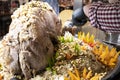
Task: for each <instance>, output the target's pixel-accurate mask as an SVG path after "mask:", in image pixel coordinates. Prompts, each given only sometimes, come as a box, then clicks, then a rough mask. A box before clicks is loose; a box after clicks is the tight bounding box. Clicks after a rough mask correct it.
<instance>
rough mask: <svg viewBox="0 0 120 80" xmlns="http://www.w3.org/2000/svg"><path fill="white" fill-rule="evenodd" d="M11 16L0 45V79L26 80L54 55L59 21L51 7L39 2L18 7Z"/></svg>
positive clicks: (59, 25) (59, 32) (59, 27)
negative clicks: (18, 78) (16, 79)
mask: <svg viewBox="0 0 120 80" xmlns="http://www.w3.org/2000/svg"><path fill="white" fill-rule="evenodd" d="M11 17H12V22H11V24H10V28H9V33H7V34H6V35H5V36H4V38H3V39H2V40H1V42H0V63H1V65H2V67H3V75H4V80H10V78H13V77H14V76H16V75H20V76H22V75H23V76H24V77H25V78H26V79H27V80H28V79H30V78H31V77H33V75H35V74H36V73H37V72H38V71H39V70H42V69H44V68H45V67H46V66H47V64H48V60H49V58H51V57H52V56H53V55H54V51H55V46H56V44H57V36H58V35H60V34H61V21H60V19H59V18H58V16H57V14H56V13H55V12H54V10H53V9H52V8H51V6H49V5H48V4H47V3H45V2H40V1H31V2H29V3H27V4H25V5H22V6H20V8H18V9H17V10H16V11H15V12H14V13H13V15H12V16H11Z"/></svg>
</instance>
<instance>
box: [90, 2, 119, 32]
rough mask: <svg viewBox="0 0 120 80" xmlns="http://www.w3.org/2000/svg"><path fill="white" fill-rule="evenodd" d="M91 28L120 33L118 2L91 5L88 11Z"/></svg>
mask: <svg viewBox="0 0 120 80" xmlns="http://www.w3.org/2000/svg"><path fill="white" fill-rule="evenodd" d="M89 19H90V22H91V24H92V26H94V27H96V28H99V29H101V30H103V31H105V32H108V33H109V32H112V33H120V2H117V3H111V4H104V3H93V4H92V6H91V8H90V9H89Z"/></svg>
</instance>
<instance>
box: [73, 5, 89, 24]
mask: <svg viewBox="0 0 120 80" xmlns="http://www.w3.org/2000/svg"><path fill="white" fill-rule="evenodd" d="M72 22H73V25H75V26H82V25H84V24H85V23H86V22H87V17H86V15H85V13H84V11H83V7H81V8H78V9H76V10H75V11H74V12H73V15H72Z"/></svg>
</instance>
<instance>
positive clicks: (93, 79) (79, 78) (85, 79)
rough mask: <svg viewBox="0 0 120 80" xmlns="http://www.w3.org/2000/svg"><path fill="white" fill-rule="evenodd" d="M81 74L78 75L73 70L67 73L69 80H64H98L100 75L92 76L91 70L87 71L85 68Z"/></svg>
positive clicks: (77, 72)
mask: <svg viewBox="0 0 120 80" xmlns="http://www.w3.org/2000/svg"><path fill="white" fill-rule="evenodd" d="M82 72H83V74H82V75H80V72H79V71H78V70H77V69H75V70H74V71H73V72H72V71H68V74H69V76H70V78H67V77H64V80H99V78H100V74H96V75H94V76H93V75H92V70H89V71H88V70H87V69H86V67H85V68H84V69H83V71H82Z"/></svg>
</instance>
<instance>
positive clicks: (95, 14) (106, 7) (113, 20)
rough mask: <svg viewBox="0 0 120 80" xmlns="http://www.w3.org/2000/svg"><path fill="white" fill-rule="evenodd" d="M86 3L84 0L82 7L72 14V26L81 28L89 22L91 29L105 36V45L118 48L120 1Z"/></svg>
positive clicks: (119, 42) (119, 40)
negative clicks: (100, 31)
mask: <svg viewBox="0 0 120 80" xmlns="http://www.w3.org/2000/svg"><path fill="white" fill-rule="evenodd" d="M88 1H89V2H87V1H86V0H84V1H83V6H82V7H81V8H78V9H76V10H75V11H74V12H73V15H72V22H73V25H76V26H81V25H84V24H85V23H86V22H87V20H89V21H90V23H91V25H92V26H93V27H96V28H98V29H100V30H102V31H103V32H104V33H105V34H106V38H105V42H106V43H108V44H112V45H114V46H119V48H120V0H108V2H109V3H103V2H101V1H97V2H92V1H90V0H88ZM85 2H87V3H85Z"/></svg>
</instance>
